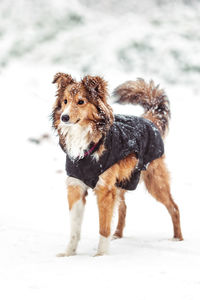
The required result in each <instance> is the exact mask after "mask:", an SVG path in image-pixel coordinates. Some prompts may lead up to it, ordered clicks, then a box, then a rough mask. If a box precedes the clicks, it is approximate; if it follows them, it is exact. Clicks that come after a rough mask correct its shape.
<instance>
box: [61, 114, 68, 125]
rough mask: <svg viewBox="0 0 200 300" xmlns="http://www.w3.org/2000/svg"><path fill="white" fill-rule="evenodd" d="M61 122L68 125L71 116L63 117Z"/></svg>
mask: <svg viewBox="0 0 200 300" xmlns="http://www.w3.org/2000/svg"><path fill="white" fill-rule="evenodd" d="M61 120H62V121H63V122H65V123H67V122H68V121H69V115H62V117H61Z"/></svg>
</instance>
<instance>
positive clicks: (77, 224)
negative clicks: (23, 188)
mask: <svg viewBox="0 0 200 300" xmlns="http://www.w3.org/2000/svg"><path fill="white" fill-rule="evenodd" d="M67 187H68V203H69V211H70V227H71V228H70V230H71V233H70V241H69V243H68V246H67V249H66V252H64V253H61V254H58V255H57V256H71V255H75V254H76V249H77V246H78V242H79V240H80V233H81V225H82V220H83V213H84V207H85V202H86V200H85V197H86V195H87V187H86V186H85V184H84V183H82V182H81V181H80V180H78V179H75V178H72V177H69V178H68V181H67Z"/></svg>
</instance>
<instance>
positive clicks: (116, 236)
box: [111, 233, 122, 241]
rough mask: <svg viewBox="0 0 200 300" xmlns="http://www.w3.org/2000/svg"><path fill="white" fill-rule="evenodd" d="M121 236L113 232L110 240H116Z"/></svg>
mask: <svg viewBox="0 0 200 300" xmlns="http://www.w3.org/2000/svg"><path fill="white" fill-rule="evenodd" d="M121 238H122V236H121V235H119V234H116V233H114V234H113V236H112V238H111V240H112V241H113V240H117V239H121Z"/></svg>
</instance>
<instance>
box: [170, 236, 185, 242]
mask: <svg viewBox="0 0 200 300" xmlns="http://www.w3.org/2000/svg"><path fill="white" fill-rule="evenodd" d="M170 241H172V242H181V241H183V237H180V238H179V237H173V238H172V239H170Z"/></svg>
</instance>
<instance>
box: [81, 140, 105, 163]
mask: <svg viewBox="0 0 200 300" xmlns="http://www.w3.org/2000/svg"><path fill="white" fill-rule="evenodd" d="M103 140H104V136H102V138H101V139H100V140H99V141H98V143H96V144H95V143H94V142H92V143H91V144H90V146H89V150H87V151H85V153H84V158H85V157H87V156H89V155H91V154H93V153H94V152H95V151H97V150H98V149H99V147H100V145H101V144H102V143H103Z"/></svg>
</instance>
